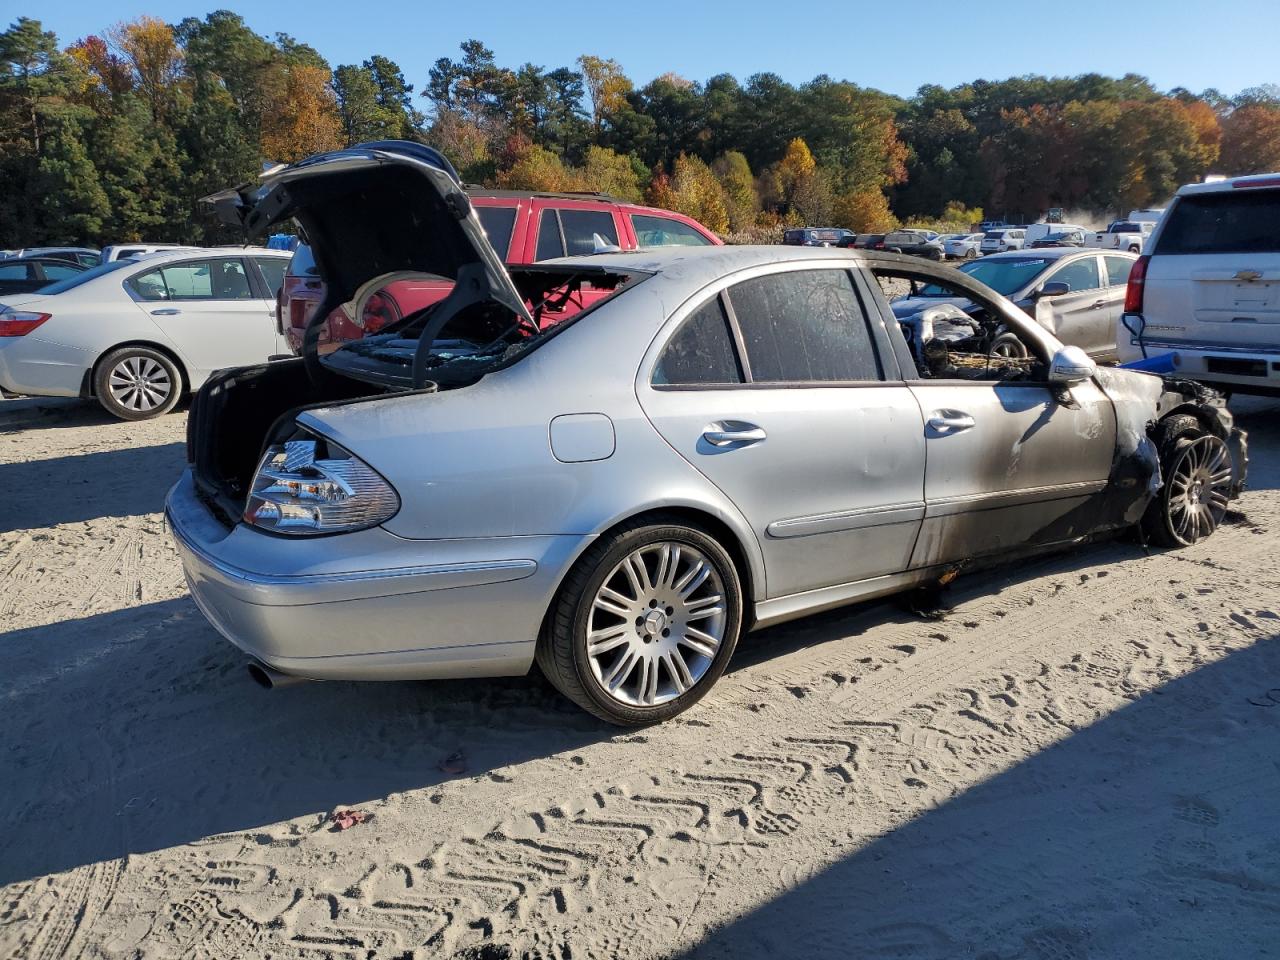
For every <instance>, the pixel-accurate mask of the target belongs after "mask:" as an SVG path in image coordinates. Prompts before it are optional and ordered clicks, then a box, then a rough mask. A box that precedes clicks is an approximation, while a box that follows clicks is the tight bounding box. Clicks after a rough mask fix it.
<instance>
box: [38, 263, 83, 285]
mask: <svg viewBox="0 0 1280 960" xmlns="http://www.w3.org/2000/svg"><path fill="white" fill-rule="evenodd" d="M81 273H84V271H83V270H82V269H81V268H80V267H77V266H73V265H71V264H69V263H46V264H45V265H44V276H45V279H46V280H49V281H53V280H66V279H67V278H68V277H74V276H76V275H78V274H81Z"/></svg>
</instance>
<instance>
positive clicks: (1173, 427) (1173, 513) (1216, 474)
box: [1143, 415, 1234, 547]
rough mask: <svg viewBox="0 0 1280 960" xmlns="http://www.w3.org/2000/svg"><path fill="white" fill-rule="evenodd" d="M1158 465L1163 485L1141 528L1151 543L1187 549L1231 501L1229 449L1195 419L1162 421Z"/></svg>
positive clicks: (1210, 528) (1213, 527)
mask: <svg viewBox="0 0 1280 960" xmlns="http://www.w3.org/2000/svg"><path fill="white" fill-rule="evenodd" d="M1160 429H1161V434H1162V436H1161V442H1160V444H1159V447H1160V467H1161V470H1162V471H1163V474H1164V485H1163V486H1162V487H1161V488H1160V492H1159V493H1157V494H1156V497H1155V499H1154V500H1153V501H1152V503H1151V505H1150V506H1149V507H1148V508H1147V513H1146V516H1145V517H1144V518H1143V526H1144V528H1145V529H1146V532H1147V535H1148V536H1149V537H1150V538H1151V539H1152V540H1154V541H1155V542H1156V543H1158V544H1160V545H1162V546H1167V547H1186V546H1190V545H1191V544H1193V543H1197V542H1198V541H1200V540H1203V539H1204V538H1205V537H1208V536H1209V535H1210V534H1212V533H1213V532H1214V531H1215V530H1217V529H1218V525H1219V524H1221V523H1222V519H1223V517H1225V516H1226V513H1227V504H1228V503H1229V502H1230V500H1231V485H1232V481H1233V477H1234V470H1233V466H1232V462H1231V451H1230V450H1228V449H1227V445H1226V444H1225V443H1224V442H1223V441H1222V439H1221V438H1220V437H1217V436H1214V435H1213V434H1211V433H1208V432H1206V431H1205V430H1204V428H1203V426H1202V425H1201V423H1200V421H1199V420H1197V419H1196V418H1195V417H1192V416H1187V415H1182V416H1175V417H1170V418H1169V419H1168V420H1167V421H1165V423H1163V424H1161V428H1160Z"/></svg>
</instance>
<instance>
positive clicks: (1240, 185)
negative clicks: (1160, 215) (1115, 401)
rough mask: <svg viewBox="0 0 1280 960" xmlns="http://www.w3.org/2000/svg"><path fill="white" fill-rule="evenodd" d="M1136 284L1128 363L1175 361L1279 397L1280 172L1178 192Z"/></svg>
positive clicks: (1226, 384) (1210, 378)
mask: <svg viewBox="0 0 1280 960" xmlns="http://www.w3.org/2000/svg"><path fill="white" fill-rule="evenodd" d="M1147 249H1148V253H1147V254H1144V255H1143V256H1141V257H1139V258H1138V260H1137V262H1136V263H1135V264H1134V266H1133V271H1132V273H1131V274H1130V276H1129V293H1128V297H1127V298H1126V299H1125V304H1124V312H1125V316H1124V318H1123V327H1122V329H1121V331H1120V335H1119V340H1120V356H1121V358H1122V359H1125V360H1133V359H1137V358H1139V357H1142V356H1146V355H1153V354H1160V353H1168V352H1171V351H1172V352H1175V353H1176V354H1177V358H1178V371H1179V372H1180V373H1182V374H1184V375H1185V376H1188V377H1193V378H1195V379H1196V380H1201V381H1203V382H1206V383H1210V384H1213V385H1215V386H1217V387H1220V388H1223V389H1226V390H1235V391H1240V392H1242V393H1274V392H1276V391H1280V173H1270V174H1262V175H1259V176H1251V177H1235V178H1234V179H1231V180H1222V181H1218V182H1214V183H1199V184H1191V185H1189V186H1185V187H1183V188H1182V189H1181V190H1179V191H1178V193H1177V195H1176V196H1175V197H1174V199H1173V203H1172V204H1171V205H1170V207H1169V209H1168V212H1167V213H1166V215H1165V217H1164V219H1163V220H1162V221H1161V222H1160V225H1159V226H1157V227H1156V228H1155V231H1154V232H1153V233H1152V234H1151V239H1150V241H1149V243H1148V247H1147Z"/></svg>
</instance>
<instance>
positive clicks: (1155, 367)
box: [1120, 352, 1182, 373]
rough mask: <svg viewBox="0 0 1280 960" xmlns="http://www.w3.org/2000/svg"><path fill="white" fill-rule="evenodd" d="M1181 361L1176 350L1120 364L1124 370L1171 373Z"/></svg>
mask: <svg viewBox="0 0 1280 960" xmlns="http://www.w3.org/2000/svg"><path fill="white" fill-rule="evenodd" d="M1181 363H1182V358H1181V357H1179V356H1178V354H1177V353H1176V352H1170V353H1158V354H1156V355H1155V356H1154V357H1144V358H1143V359H1141V360H1130V361H1129V362H1128V363H1122V364H1120V366H1121V367H1122V368H1123V369H1125V370H1141V371H1142V372H1143V373H1173V372H1174V371H1175V370H1177V369H1178V367H1179V366H1180V365H1181Z"/></svg>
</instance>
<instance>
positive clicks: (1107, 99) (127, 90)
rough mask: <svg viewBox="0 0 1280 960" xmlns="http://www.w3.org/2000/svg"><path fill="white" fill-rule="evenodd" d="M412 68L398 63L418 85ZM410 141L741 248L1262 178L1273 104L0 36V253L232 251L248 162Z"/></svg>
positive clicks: (1269, 152)
mask: <svg viewBox="0 0 1280 960" xmlns="http://www.w3.org/2000/svg"><path fill="white" fill-rule="evenodd" d="M415 67H416V65H415ZM390 138H404V139H412V140H419V141H422V142H425V143H429V144H431V145H433V146H435V147H437V148H439V149H440V150H442V151H443V152H444V153H445V155H446V156H448V157H449V159H450V160H451V161H452V162H453V163H454V165H455V166H456V167H457V168H458V169H459V171H460V173H461V175H462V177H463V179H464V180H465V181H466V182H468V183H475V184H481V185H485V186H497V187H506V188H512V189H531V190H541V191H569V190H592V191H603V192H607V193H610V194H613V195H616V196H619V197H622V198H625V199H629V200H637V201H640V200H643V201H647V202H650V203H653V204H655V205H658V206H662V207H667V208H670V209H674V210H678V211H680V212H682V213H686V214H689V215H690V216H693V217H696V218H697V219H699V220H701V221H702V222H703V223H705V224H706V225H707V226H708V227H710V228H711V229H713V230H716V231H717V232H720V233H723V234H727V235H731V236H736V237H740V238H744V239H760V238H765V237H769V236H776V231H777V230H779V229H780V228H782V227H784V226H788V225H805V224H807V225H822V226H827V225H833V226H843V227H848V228H850V229H853V230H858V231H878V230H887V229H891V228H892V227H894V226H896V225H898V224H899V223H901V222H908V223H917V222H919V223H923V222H929V223H945V224H954V225H956V226H961V225H967V224H968V223H969V222H971V221H973V220H976V219H980V218H981V215H982V211H983V210H986V211H987V212H988V214H989V215H994V216H1004V217H1005V218H1007V219H1011V220H1012V219H1032V218H1035V217H1037V216H1039V215H1040V214H1042V213H1043V212H1044V211H1045V210H1047V209H1048V208H1050V207H1064V208H1068V209H1070V210H1073V211H1087V212H1090V213H1094V214H1097V215H1105V214H1106V213H1108V212H1123V211H1126V210H1128V209H1129V208H1132V207H1141V206H1148V205H1151V204H1155V203H1160V202H1163V201H1164V200H1166V199H1167V198H1168V197H1169V196H1170V195H1171V194H1172V193H1173V191H1174V190H1175V189H1177V187H1178V186H1179V185H1180V184H1183V183H1187V182H1191V181H1194V180H1198V179H1200V178H1202V177H1203V176H1204V175H1205V174H1207V173H1211V172H1212V173H1224V174H1228V175H1236V174H1244V173H1254V172H1266V171H1272V170H1280V87H1277V86H1273V85H1268V86H1264V87H1259V88H1253V89H1250V90H1245V91H1243V92H1241V93H1239V94H1237V95H1235V96H1226V95H1224V94H1222V93H1220V92H1218V91H1216V90H1206V91H1203V92H1201V93H1198V94H1196V93H1192V92H1191V91H1189V90H1186V89H1182V88H1177V89H1174V90H1169V91H1160V90H1158V89H1156V88H1155V87H1154V86H1153V85H1152V84H1151V83H1150V82H1149V81H1148V80H1147V79H1146V78H1144V77H1141V76H1137V75H1134V74H1128V75H1125V76H1124V77H1121V78H1118V79H1117V78H1112V77H1105V76H1101V75H1098V74H1086V75H1082V76H1078V77H1069V78H1050V77H1039V76H1027V77H1017V78H1012V79H1009V80H1002V81H986V80H976V81H974V82H972V83H966V84H962V85H960V86H957V87H953V88H950V89H946V88H943V87H940V86H924V87H921V88H920V89H919V90H918V91H917V93H916V94H915V95H914V96H913V97H911V98H909V99H908V98H901V97H896V96H892V95H889V94H886V93H883V92H881V91H878V90H875V89H872V88H869V87H863V86H859V85H857V84H854V83H851V82H849V81H845V80H835V79H833V78H832V77H830V76H828V75H826V74H822V75H819V76H817V77H815V78H813V79H812V80H810V81H809V82H807V83H804V84H800V85H798V86H797V85H794V84H791V83H788V82H787V81H785V80H783V79H782V78H781V77H779V76H777V75H776V74H772V73H758V74H754V75H752V76H750V77H748V78H747V79H746V80H745V81H739V80H738V79H736V78H735V77H733V76H731V75H729V74H720V75H718V76H714V77H711V78H710V79H709V80H706V81H705V82H699V81H693V80H689V79H686V78H684V77H680V76H677V75H676V74H673V73H668V74H664V75H663V76H661V77H658V78H656V79H654V80H652V81H650V82H649V83H647V84H645V85H644V86H637V85H636V83H635V82H633V81H632V80H631V78H629V77H627V76H626V74H625V72H624V71H623V69H622V67H621V65H619V64H618V63H617V62H616V61H614V60H610V59H605V58H601V57H596V56H591V55H585V54H584V55H583V56H581V57H579V58H578V60H577V61H576V63H574V64H573V65H572V66H561V67H556V68H554V69H547V68H545V67H543V66H539V65H536V64H533V63H525V64H523V65H521V66H518V67H515V68H511V67H506V66H501V65H499V64H498V63H497V62H496V59H495V57H494V54H493V51H491V50H490V49H489V48H488V47H486V46H485V45H484V44H483V43H482V42H480V41H479V40H468V41H467V42H465V43H463V44H462V45H461V47H460V50H459V55H458V56H457V57H456V58H452V57H441V58H439V59H437V60H436V61H435V62H434V63H433V64H431V65H430V67H429V68H428V69H427V75H426V82H425V84H424V85H423V88H422V89H421V90H420V91H417V92H415V89H414V85H413V84H411V83H409V82H408V81H407V79H406V76H405V73H404V71H403V69H402V68H401V67H400V65H398V64H397V63H395V62H394V61H392V60H390V59H389V58H387V57H385V56H381V55H377V54H375V55H372V56H370V57H369V58H368V59H367V60H365V61H364V62H363V63H360V64H343V65H339V66H337V67H332V66H331V65H330V64H329V63H328V62H327V61H326V60H325V58H324V57H323V56H321V55H320V53H319V52H318V51H317V50H315V49H314V48H313V47H311V46H309V45H307V44H306V43H304V42H302V41H300V40H297V39H295V38H293V37H291V36H289V35H287V34H277V35H276V36H275V37H274V38H267V37H263V36H261V35H259V34H257V33H256V32H254V31H253V30H252V29H250V28H249V27H248V26H247V25H246V24H245V22H244V20H243V19H242V18H241V17H240V16H239V15H238V14H235V13H232V12H230V11H226V10H219V11H215V12H213V13H210V14H208V15H207V16H205V17H204V18H203V19H201V18H196V17H189V18H187V19H184V20H182V21H181V22H180V23H177V24H166V23H164V22H163V21H161V20H159V19H156V18H153V17H141V18H139V19H137V20H133V21H130V22H126V23H120V24H117V25H115V26H113V27H110V28H108V29H106V30H104V31H103V32H102V33H100V34H94V35H90V36H87V37H84V38H82V39H79V40H76V41H75V42H73V43H70V44H69V45H66V46H63V45H62V44H61V42H60V41H59V39H58V38H57V37H56V36H55V35H54V34H53V33H51V32H49V31H46V30H44V29H43V27H42V26H41V24H40V23H39V21H37V20H33V19H30V18H26V17H22V18H19V19H18V20H17V21H15V22H14V23H13V24H12V25H10V27H9V28H8V29H7V30H5V31H4V32H3V33H0V178H3V179H2V182H3V184H4V188H3V193H0V246H24V245H32V244H39V243H106V242H112V241H123V240H138V239H149V240H154V241H181V242H193V243H207V242H216V241H226V240H237V239H238V238H236V237H231V236H228V235H227V233H226V232H225V231H226V228H225V227H219V226H217V225H215V224H214V223H213V221H212V219H211V218H210V217H208V215H207V213H206V212H205V211H203V210H201V209H200V208H199V206H198V204H197V202H196V201H197V199H198V198H199V197H201V196H203V195H205V194H208V193H211V192H214V191H215V190H218V189H221V188H223V187H226V186H228V185H230V184H233V183H237V182H242V181H244V180H248V179H250V178H252V177H253V176H254V175H256V174H257V172H258V171H260V170H261V168H262V164H263V163H264V162H276V161H280V162H289V161H293V160H298V159H301V158H302V157H305V156H307V155H309V154H311V153H315V152H318V151H322V150H330V149H335V148H339V147H342V146H345V145H349V144H353V143H359V142H362V141H368V140H378V139H390Z"/></svg>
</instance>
